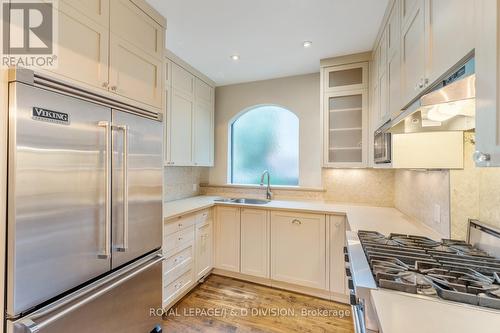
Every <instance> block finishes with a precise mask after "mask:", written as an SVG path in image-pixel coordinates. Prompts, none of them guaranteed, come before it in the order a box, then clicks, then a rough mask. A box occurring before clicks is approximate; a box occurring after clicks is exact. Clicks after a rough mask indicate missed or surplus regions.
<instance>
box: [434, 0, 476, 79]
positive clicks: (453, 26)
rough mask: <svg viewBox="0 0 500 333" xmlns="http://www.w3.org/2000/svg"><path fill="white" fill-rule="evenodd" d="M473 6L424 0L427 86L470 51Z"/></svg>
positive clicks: (461, 0) (471, 1) (468, 1)
mask: <svg viewBox="0 0 500 333" xmlns="http://www.w3.org/2000/svg"><path fill="white" fill-rule="evenodd" d="M475 3H476V1H475V0H428V9H427V16H428V24H429V27H430V28H429V34H430V35H429V44H430V45H429V53H430V55H429V63H428V74H427V79H428V80H429V83H433V82H434V81H436V80H437V79H438V78H439V77H440V76H442V75H443V74H444V73H445V72H446V71H448V70H449V69H451V68H452V67H453V66H454V65H456V64H457V63H458V62H459V61H460V60H462V59H463V58H464V57H465V56H466V55H467V54H469V53H470V52H471V51H472V50H473V49H474V47H475V25H474V12H475Z"/></svg>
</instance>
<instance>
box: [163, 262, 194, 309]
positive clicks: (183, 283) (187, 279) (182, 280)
mask: <svg viewBox="0 0 500 333" xmlns="http://www.w3.org/2000/svg"><path fill="white" fill-rule="evenodd" d="M192 283H193V271H192V270H189V271H187V272H186V273H184V274H182V275H181V276H180V277H179V278H178V279H176V280H175V281H173V282H172V283H170V284H168V285H167V286H166V287H165V288H164V289H163V304H164V305H168V304H169V303H170V302H171V301H173V300H174V299H175V297H177V296H178V295H179V294H180V293H182V292H183V291H185V290H186V289H187V288H189V286H190V285H191V284H192Z"/></svg>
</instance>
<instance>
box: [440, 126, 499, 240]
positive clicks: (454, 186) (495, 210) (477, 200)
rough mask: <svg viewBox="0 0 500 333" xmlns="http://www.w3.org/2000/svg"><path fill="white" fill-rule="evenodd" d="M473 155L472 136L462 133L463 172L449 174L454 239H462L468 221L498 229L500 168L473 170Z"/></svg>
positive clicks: (472, 134) (465, 234)
mask: <svg viewBox="0 0 500 333" xmlns="http://www.w3.org/2000/svg"><path fill="white" fill-rule="evenodd" d="M474 151H475V145H474V133H466V134H465V163H464V169H463V170H452V171H451V172H450V181H451V212H452V217H451V234H452V237H454V238H460V239H465V238H466V236H467V228H468V220H469V219H470V218H472V219H478V220H480V221H481V222H482V223H486V224H489V225H491V226H493V227H495V228H498V229H500V168H477V167H476V166H475V164H474V162H473V159H472V154H473V153H474Z"/></svg>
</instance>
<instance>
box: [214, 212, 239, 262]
mask: <svg viewBox="0 0 500 333" xmlns="http://www.w3.org/2000/svg"><path fill="white" fill-rule="evenodd" d="M215 211H216V213H215V214H216V221H215V267H216V268H219V269H223V270H227V271H232V272H239V271H240V235H241V233H240V209H239V208H233V207H216V210H215Z"/></svg>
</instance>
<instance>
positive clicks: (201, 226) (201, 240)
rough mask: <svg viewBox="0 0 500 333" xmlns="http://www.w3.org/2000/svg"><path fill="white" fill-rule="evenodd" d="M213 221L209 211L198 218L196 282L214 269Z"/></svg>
mask: <svg viewBox="0 0 500 333" xmlns="http://www.w3.org/2000/svg"><path fill="white" fill-rule="evenodd" d="M212 227H213V220H212V215H211V214H210V212H209V211H204V212H202V213H200V214H198V215H197V216H196V243H195V248H196V274H195V276H196V280H200V279H203V278H204V277H205V276H206V275H207V274H208V273H209V272H210V271H211V270H212V267H213V264H212V262H213V260H212V256H213V232H212Z"/></svg>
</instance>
